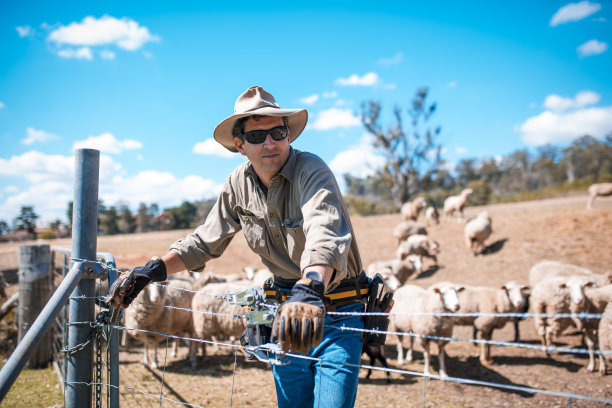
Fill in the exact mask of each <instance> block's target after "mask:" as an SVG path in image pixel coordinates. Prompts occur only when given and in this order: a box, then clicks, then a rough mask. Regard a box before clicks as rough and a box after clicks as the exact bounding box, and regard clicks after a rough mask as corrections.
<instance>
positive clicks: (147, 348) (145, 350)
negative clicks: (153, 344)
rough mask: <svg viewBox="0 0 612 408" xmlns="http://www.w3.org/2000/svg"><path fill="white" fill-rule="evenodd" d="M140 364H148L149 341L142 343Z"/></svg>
mask: <svg viewBox="0 0 612 408" xmlns="http://www.w3.org/2000/svg"><path fill="white" fill-rule="evenodd" d="M142 365H144V366H147V367H148V366H149V343H147V342H146V341H145V343H144V356H143V357H142Z"/></svg>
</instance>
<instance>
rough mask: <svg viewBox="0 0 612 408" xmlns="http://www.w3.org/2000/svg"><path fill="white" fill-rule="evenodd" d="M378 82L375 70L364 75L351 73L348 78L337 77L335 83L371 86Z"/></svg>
mask: <svg viewBox="0 0 612 408" xmlns="http://www.w3.org/2000/svg"><path fill="white" fill-rule="evenodd" d="M379 82H380V78H379V77H378V74H377V73H376V72H368V73H367V74H365V75H364V76H362V77H360V76H359V75H357V74H353V75H351V76H349V77H348V78H338V79H337V80H336V83H337V84H338V85H342V86H372V85H376V84H378V83H379Z"/></svg>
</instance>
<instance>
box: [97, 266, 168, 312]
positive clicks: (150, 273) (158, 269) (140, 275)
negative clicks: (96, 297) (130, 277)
mask: <svg viewBox="0 0 612 408" xmlns="http://www.w3.org/2000/svg"><path fill="white" fill-rule="evenodd" d="M131 271H134V283H133V284H132V285H131V287H130V288H129V289H128V290H127V291H126V292H125V295H124V296H123V298H122V299H121V298H119V299H117V297H116V296H115V297H114V298H112V299H111V302H112V304H113V306H114V307H117V305H120V306H122V307H128V306H129V305H130V304H131V303H132V301H134V299H135V298H136V296H138V294H139V293H140V292H141V291H142V290H143V289H144V288H145V286H147V285H148V284H149V283H150V282H162V281H165V280H166V277H167V274H166V264H165V263H164V261H162V259H161V258H160V257H158V256H154V257H153V258H151V260H150V261H149V262H147V263H146V264H145V265H144V266H137V267H136V268H134V269H132V270H131ZM126 276H127V273H124V274H123V275H122V276H121V277H119V278H118V279H117V280H116V281H115V282H114V283H113V286H112V287H111V289H110V291H109V293H110V294H111V296H113V292H117V290H116V288H118V287H119V286H120V285H121V283H122V282H123V280H124V279H125V277H126Z"/></svg>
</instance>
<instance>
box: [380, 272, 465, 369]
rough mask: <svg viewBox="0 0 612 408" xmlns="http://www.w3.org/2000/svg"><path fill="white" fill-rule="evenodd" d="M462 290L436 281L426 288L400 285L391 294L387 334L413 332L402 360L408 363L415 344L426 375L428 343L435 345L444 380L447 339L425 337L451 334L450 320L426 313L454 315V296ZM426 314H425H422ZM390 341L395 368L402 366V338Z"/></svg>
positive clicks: (449, 318) (457, 304) (398, 337)
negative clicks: (393, 311)
mask: <svg viewBox="0 0 612 408" xmlns="http://www.w3.org/2000/svg"><path fill="white" fill-rule="evenodd" d="M462 290H463V286H460V285H455V284H453V283H450V282H439V283H436V284H434V285H432V286H430V287H429V288H427V289H423V288H421V287H419V286H416V285H404V286H402V287H400V288H399V289H398V290H396V291H395V294H394V296H393V299H394V300H395V306H394V310H395V312H396V313H395V314H393V315H391V319H390V322H389V331H390V332H403V333H414V334H415V335H416V336H412V335H410V336H408V342H409V347H408V351H407V353H406V361H412V347H413V343H414V341H415V337H416V342H417V344H418V345H419V346H420V347H421V348H422V349H423V359H424V362H425V368H424V373H425V374H426V375H429V343H430V342H432V341H433V342H435V343H437V344H438V350H439V351H438V360H439V362H440V370H439V372H440V377H442V378H447V377H448V375H447V373H446V365H445V361H444V356H445V354H444V346H445V345H446V343H448V340H441V339H440V340H431V339H430V338H429V337H428V336H438V337H445V338H448V337H450V336H451V335H452V332H453V318H452V317H448V316H440V315H435V314H434V315H430V313H448V312H456V311H457V310H458V309H459V297H458V295H457V293H459V292H461V291H462ZM422 313H427V314H422ZM389 341H390V342H392V343H393V342H395V344H396V346H397V363H398V366H400V367H401V366H402V365H403V364H404V360H403V355H404V350H403V343H404V342H405V336H401V337H400V336H399V335H397V334H391V335H390V336H389Z"/></svg>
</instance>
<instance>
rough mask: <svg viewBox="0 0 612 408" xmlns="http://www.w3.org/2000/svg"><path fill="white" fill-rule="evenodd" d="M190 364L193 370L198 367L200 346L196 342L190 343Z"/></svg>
mask: <svg viewBox="0 0 612 408" xmlns="http://www.w3.org/2000/svg"><path fill="white" fill-rule="evenodd" d="M189 364H190V365H191V368H197V366H198V344H197V343H196V342H194V341H190V342H189Z"/></svg>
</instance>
